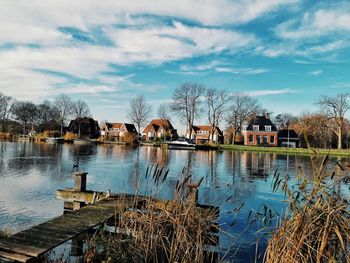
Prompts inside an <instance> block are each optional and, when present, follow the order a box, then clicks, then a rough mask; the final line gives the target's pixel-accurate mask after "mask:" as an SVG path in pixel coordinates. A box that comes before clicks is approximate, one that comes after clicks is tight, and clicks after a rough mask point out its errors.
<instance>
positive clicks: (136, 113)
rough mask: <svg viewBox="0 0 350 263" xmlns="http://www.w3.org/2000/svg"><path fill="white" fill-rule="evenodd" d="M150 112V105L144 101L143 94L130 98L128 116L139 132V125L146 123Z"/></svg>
mask: <svg viewBox="0 0 350 263" xmlns="http://www.w3.org/2000/svg"><path fill="white" fill-rule="evenodd" d="M151 114H152V106H151V105H150V104H148V103H147V102H146V99H145V97H144V96H142V95H139V96H137V97H135V98H132V99H131V100H130V108H129V111H128V118H129V119H130V121H132V122H133V123H135V124H136V126H137V129H138V133H139V134H140V132H141V127H142V126H144V125H145V124H146V123H147V121H148V120H149V117H150V115H151Z"/></svg>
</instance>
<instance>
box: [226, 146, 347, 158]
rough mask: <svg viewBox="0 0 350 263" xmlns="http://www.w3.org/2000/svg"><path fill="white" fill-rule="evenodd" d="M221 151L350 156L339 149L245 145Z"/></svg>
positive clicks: (229, 147) (228, 147)
mask: <svg viewBox="0 0 350 263" xmlns="http://www.w3.org/2000/svg"><path fill="white" fill-rule="evenodd" d="M219 149H221V150H234V151H251V152H270V153H281V154H289V153H290V154H303V155H310V154H315V153H318V154H320V155H327V154H329V155H335V156H350V150H349V149H346V150H344V149H343V150H338V149H330V150H328V149H314V150H311V149H307V148H286V147H262V146H245V145H230V144H223V145H220V146H219Z"/></svg>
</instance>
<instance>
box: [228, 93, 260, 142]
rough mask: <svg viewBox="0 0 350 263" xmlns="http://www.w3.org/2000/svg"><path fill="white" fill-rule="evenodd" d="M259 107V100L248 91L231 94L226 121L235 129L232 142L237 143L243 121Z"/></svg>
mask: <svg viewBox="0 0 350 263" xmlns="http://www.w3.org/2000/svg"><path fill="white" fill-rule="evenodd" d="M259 108H260V106H259V105H258V101H257V100H256V99H255V98H252V97H250V96H249V95H247V94H246V93H243V92H235V93H234V94H233V95H232V96H231V104H230V105H229V108H228V115H227V118H226V122H227V124H228V126H229V127H231V128H232V131H233V139H232V144H234V143H235V138H236V135H237V134H238V133H239V132H240V131H241V128H242V125H243V122H244V121H247V120H248V119H249V118H250V117H251V116H252V115H253V114H254V113H255V112H257V111H258V110H259Z"/></svg>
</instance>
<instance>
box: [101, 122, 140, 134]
mask: <svg viewBox="0 0 350 263" xmlns="http://www.w3.org/2000/svg"><path fill="white" fill-rule="evenodd" d="M105 124H106V126H107V128H108V129H120V128H121V127H122V126H123V125H124V126H125V128H126V130H127V131H128V132H136V133H137V130H136V128H135V125H134V124H131V123H123V122H106V123H105Z"/></svg>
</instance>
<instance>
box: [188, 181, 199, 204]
mask: <svg viewBox="0 0 350 263" xmlns="http://www.w3.org/2000/svg"><path fill="white" fill-rule="evenodd" d="M186 186H187V189H188V195H187V200H188V201H189V202H191V203H194V204H197V203H198V184H196V183H187V184H186Z"/></svg>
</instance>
